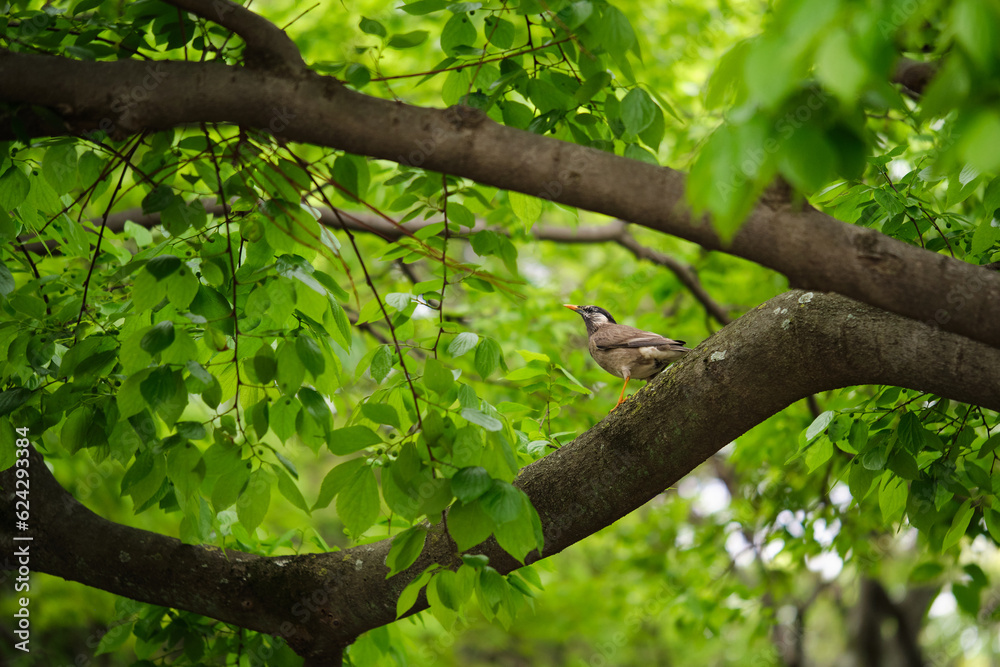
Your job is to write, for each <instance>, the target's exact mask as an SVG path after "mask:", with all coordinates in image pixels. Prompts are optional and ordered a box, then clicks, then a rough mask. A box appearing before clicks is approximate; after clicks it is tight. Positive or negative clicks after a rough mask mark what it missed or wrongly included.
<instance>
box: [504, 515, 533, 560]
mask: <svg viewBox="0 0 1000 667" xmlns="http://www.w3.org/2000/svg"><path fill="white" fill-rule="evenodd" d="M494 536H495V537H496V540H497V543H498V544H499V545H500V546H501V547H502V548H503V550H504V551H506V552H507V553H509V554H510V555H511V556H513V557H514V558H515V559H516V560H517V561H518V562H520V563H524V559H525V557H526V556H527V555H528V552H530V551H531V550H532V549H534V548H535V547H536V546H537V545H536V543H535V530H534V527H533V526H532V522H531V516H530V515H529V514H528V513H527V512H524V513H522V514H520V515H519V516H518V517H516V518H515V519H514V520H512V521H507V522H505V523H501V524H497V526H496V530H494Z"/></svg>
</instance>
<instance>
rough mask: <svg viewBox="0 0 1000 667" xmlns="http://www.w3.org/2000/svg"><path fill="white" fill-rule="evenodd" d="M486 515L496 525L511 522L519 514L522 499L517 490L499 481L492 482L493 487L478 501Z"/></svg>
mask: <svg viewBox="0 0 1000 667" xmlns="http://www.w3.org/2000/svg"><path fill="white" fill-rule="evenodd" d="M479 502H480V504H482V506H483V509H484V510H485V511H486V514H488V515H489V517H490V518H491V519H493V522H494V523H496V524H497V525H499V524H502V523H506V522H507V521H513V520H514V519H516V518H517V517H518V515H519V514H520V513H521V508H522V506H523V503H524V498H523V495H522V493H521V491H519V490H518V489H516V488H514V487H513V486H511V485H510V484H509V483H507V482H504V481H501V480H499V479H495V480H493V485H492V486H491V488H490V489H489V491H487V492H486V493H485V494H484V495H483V497H482V498H481V499H480V500H479Z"/></svg>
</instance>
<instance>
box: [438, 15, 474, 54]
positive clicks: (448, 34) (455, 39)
mask: <svg viewBox="0 0 1000 667" xmlns="http://www.w3.org/2000/svg"><path fill="white" fill-rule="evenodd" d="M476 37H477V35H476V27H475V26H474V25H472V19H470V18H469V16H468V14H464V13H462V14H455V15H454V16H452V17H451V18H450V19H448V22H447V23H445V24H444V28H443V29H442V30H441V50H442V51H444V52H445V55H449V56H455V55H460V54H459V53H457V52H456V49H457V48H458V47H460V46H472V45H473V44H475V43H476Z"/></svg>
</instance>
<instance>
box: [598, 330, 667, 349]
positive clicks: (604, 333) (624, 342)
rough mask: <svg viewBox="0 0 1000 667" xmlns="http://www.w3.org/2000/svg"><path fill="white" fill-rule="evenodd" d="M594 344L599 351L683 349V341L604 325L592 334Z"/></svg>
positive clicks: (647, 332) (648, 332) (649, 332)
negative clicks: (664, 347)
mask: <svg viewBox="0 0 1000 667" xmlns="http://www.w3.org/2000/svg"><path fill="white" fill-rule="evenodd" d="M594 344H595V346H596V347H597V348H598V349H599V350H613V349H616V348H624V347H660V346H663V345H665V346H668V347H673V348H675V349H676V348H679V347H683V345H684V341H682V340H671V339H670V338H666V337H664V336H661V335H660V334H655V333H653V332H651V331H643V330H642V329H636V328H635V327H629V326H625V325H624V324H620V325H615V326H612V325H604V326H603V327H601V328H600V330H598V331H596V332H595V333H594Z"/></svg>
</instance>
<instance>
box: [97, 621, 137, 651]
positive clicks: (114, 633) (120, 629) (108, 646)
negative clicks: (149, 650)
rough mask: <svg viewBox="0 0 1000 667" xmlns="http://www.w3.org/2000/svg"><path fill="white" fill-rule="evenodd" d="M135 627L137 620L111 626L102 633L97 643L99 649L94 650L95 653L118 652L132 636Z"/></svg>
mask: <svg viewBox="0 0 1000 667" xmlns="http://www.w3.org/2000/svg"><path fill="white" fill-rule="evenodd" d="M134 627H135V621H128V622H126V623H119V624H118V625H115V626H114V627H109V628H108V631H107V632H105V633H104V634H103V635H101V640H100V641H99V642H98V644H97V650H96V651H94V655H95V656H98V655H103V654H105V653H117V652H118V650H119V649H120V648H121V647H122V646H124V644H125V642H126V641H127V640H128V639H129V637H131V636H132V629H133V628H134Z"/></svg>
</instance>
